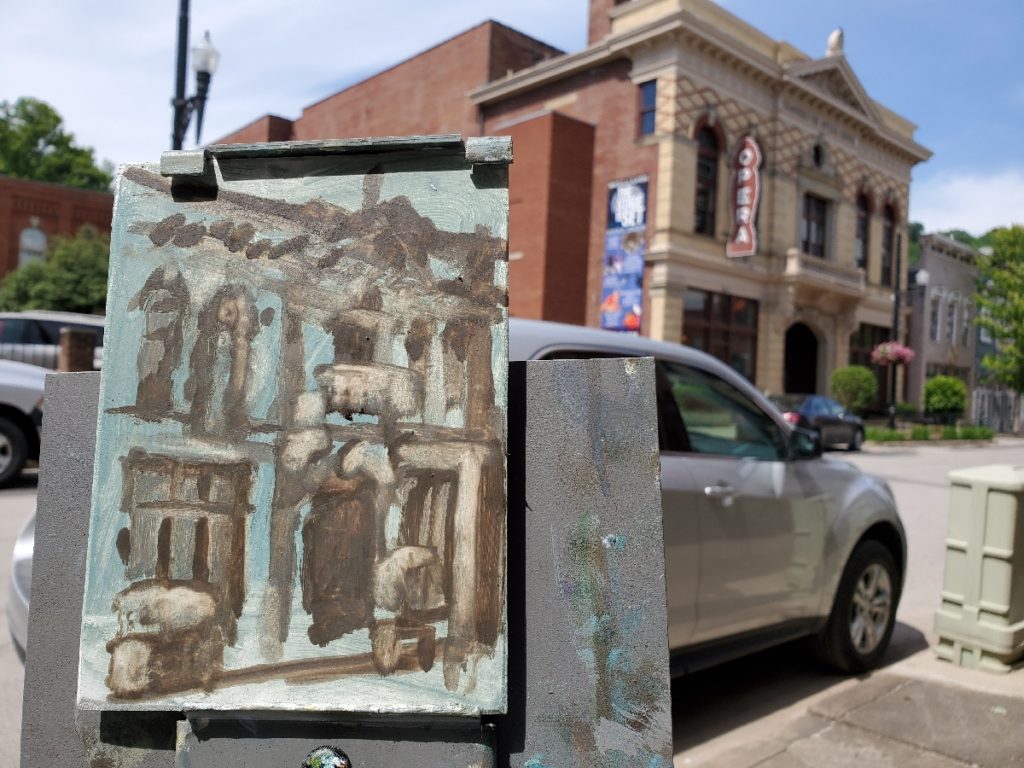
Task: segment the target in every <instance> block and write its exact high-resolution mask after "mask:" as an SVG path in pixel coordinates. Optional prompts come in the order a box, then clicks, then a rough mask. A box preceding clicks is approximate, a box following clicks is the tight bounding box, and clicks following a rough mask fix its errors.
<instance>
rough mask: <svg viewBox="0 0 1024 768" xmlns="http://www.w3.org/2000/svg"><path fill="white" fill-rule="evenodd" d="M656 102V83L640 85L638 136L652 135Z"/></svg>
mask: <svg viewBox="0 0 1024 768" xmlns="http://www.w3.org/2000/svg"><path fill="white" fill-rule="evenodd" d="M657 101H658V81H657V80H648V81H647V82H646V83H640V135H641V136H650V135H651V134H653V133H654V116H655V112H656V107H657Z"/></svg>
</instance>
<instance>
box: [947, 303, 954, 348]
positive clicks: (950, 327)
mask: <svg viewBox="0 0 1024 768" xmlns="http://www.w3.org/2000/svg"><path fill="white" fill-rule="evenodd" d="M946 338H947V339H948V340H949V343H950V344H956V302H955V301H952V300H950V302H949V304H947V305H946Z"/></svg>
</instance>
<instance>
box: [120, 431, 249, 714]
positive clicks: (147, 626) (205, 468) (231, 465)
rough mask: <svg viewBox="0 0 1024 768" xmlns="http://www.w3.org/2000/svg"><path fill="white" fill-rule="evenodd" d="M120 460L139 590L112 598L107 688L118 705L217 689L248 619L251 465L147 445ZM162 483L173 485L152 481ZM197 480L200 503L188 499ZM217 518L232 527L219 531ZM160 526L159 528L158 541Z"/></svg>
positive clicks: (130, 557) (130, 567)
mask: <svg viewBox="0 0 1024 768" xmlns="http://www.w3.org/2000/svg"><path fill="white" fill-rule="evenodd" d="M121 463H122V478H123V479H122V492H121V510H122V511H123V512H125V513H127V514H128V516H129V528H127V529H125V531H126V532H127V534H128V535H126V536H119V537H118V546H119V548H121V549H124V550H126V551H124V552H123V553H122V557H123V560H124V561H125V567H126V571H127V575H128V576H129V578H130V579H131V580H132V584H131V585H130V586H129V587H128V588H126V589H124V590H122V591H121V592H120V593H119V594H118V595H117V596H116V597H115V599H114V604H113V608H114V610H115V612H116V613H118V617H119V630H118V632H117V634H116V635H115V636H114V637H113V638H112V639H111V640H110V642H108V643H107V651H108V652H109V653H110V666H109V670H108V675H107V681H106V682H107V687H108V688H109V689H110V690H111V697H112V698H115V699H134V698H138V697H142V696H147V695H151V694H156V693H170V692H174V691H178V690H184V689H188V688H193V687H202V688H205V689H207V690H210V689H212V687H213V686H214V685H215V684H216V681H217V679H218V678H219V676H220V674H221V672H222V671H223V652H224V647H225V646H226V645H233V644H234V643H235V641H236V637H237V619H238V617H239V616H240V615H241V612H242V603H243V600H244V593H245V557H244V555H245V530H246V527H245V519H246V516H247V515H248V514H249V513H250V512H251V511H252V508H251V506H250V505H249V502H248V498H249V489H250V486H251V483H252V473H253V467H252V465H250V464H248V463H245V462H241V463H239V462H219V461H216V460H189V459H181V458H178V457H174V456H165V455H158V454H151V453H147V452H146V451H144V450H142V449H139V448H135V449H132V450H131V451H130V452H129V454H128V455H127V456H125V457H124V458H123V459H122V462H121ZM144 477H145V478H148V480H147V481H145V482H143V481H142V478H144ZM154 478H162V479H163V480H164V481H165V482H161V483H157V484H154V483H153V482H152V480H153V479H154ZM193 482H194V483H195V488H196V489H197V497H198V498H192V497H190V496H189V495H188V491H187V489H188V488H190V487H192V483H193ZM157 489H158V490H159V492H157ZM214 491H216V492H214ZM217 518H219V519H222V520H225V521H226V522H227V524H226V525H219V526H217V527H214V525H213V524H212V523H213V521H214V519H217ZM154 519H159V521H160V522H159V526H156V532H155V535H154V526H153V524H152V521H153V520H154ZM176 520H180V522H181V523H183V525H176V524H175V521H176ZM146 521H149V522H148V523H147V522H146ZM189 521H195V536H194V542H193V545H192V547H193V549H192V551H191V552H187V551H186V550H184V549H183V548H182V542H183V541H187V539H183V538H181V537H182V536H184V534H185V532H186V530H187V528H188V522H189ZM147 532H148V534H147ZM147 535H148V536H149V537H150V538H147ZM176 539H177V545H176V544H175V540H176ZM177 556H187V557H188V560H187V562H189V563H190V565H191V573H189V574H188V577H187V578H173V574H174V573H175V572H176V566H175V557H177ZM217 561H221V562H222V567H221V570H220V571H219V573H218V575H217V576H216V577H215V575H214V573H213V571H212V569H211V567H210V564H211V562H217Z"/></svg>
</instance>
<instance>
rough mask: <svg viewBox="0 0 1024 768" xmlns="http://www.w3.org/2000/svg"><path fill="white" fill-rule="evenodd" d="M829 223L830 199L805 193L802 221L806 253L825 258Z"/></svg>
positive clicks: (803, 245) (803, 247)
mask: <svg viewBox="0 0 1024 768" xmlns="http://www.w3.org/2000/svg"><path fill="white" fill-rule="evenodd" d="M827 224H828V201H827V200H825V198H823V197H818V196H817V195H812V194H810V193H807V194H805V195H804V210H803V220H802V223H801V236H800V237H801V247H802V249H803V252H804V253H807V254H810V255H811V256H818V257H819V258H822V259H823V258H825V232H826V230H827Z"/></svg>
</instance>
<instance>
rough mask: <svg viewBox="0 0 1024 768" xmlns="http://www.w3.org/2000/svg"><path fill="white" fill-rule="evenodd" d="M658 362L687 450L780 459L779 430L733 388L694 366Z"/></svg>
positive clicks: (781, 441)
mask: <svg viewBox="0 0 1024 768" xmlns="http://www.w3.org/2000/svg"><path fill="white" fill-rule="evenodd" d="M659 365H660V366H661V367H662V368H663V370H664V375H665V378H666V381H667V384H668V386H669V387H670V390H671V395H672V400H673V401H674V403H675V405H676V407H677V408H678V413H679V416H680V418H681V420H682V424H683V430H684V431H685V435H686V437H687V438H688V442H689V450H690V451H691V452H693V453H701V454H708V455H713V456H736V457H747V458H754V459H761V460H765V461H779V460H783V459H785V457H786V437H785V434H784V433H783V430H782V429H781V428H780V427H779V425H778V424H776V423H775V421H774V420H773V419H772V418H771V417H770V416H769V415H768V414H766V413H765V412H764V411H762V410H761V409H760V408H759V407H758V406H757V405H756V404H754V403H753V402H752V401H751V400H750V399H749V398H748V397H747V396H746V395H744V394H743V393H742V392H740V391H739V390H738V389H736V388H735V387H734V386H732V385H731V384H729V383H728V382H726V381H724V380H723V379H720V378H718V377H717V376H715V375H713V374H711V373H707V372H706V371H702V370H700V369H698V368H692V367H690V366H687V365H681V364H679V363H671V362H661V363H659ZM682 450H686V449H685V448H683V449H682Z"/></svg>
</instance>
